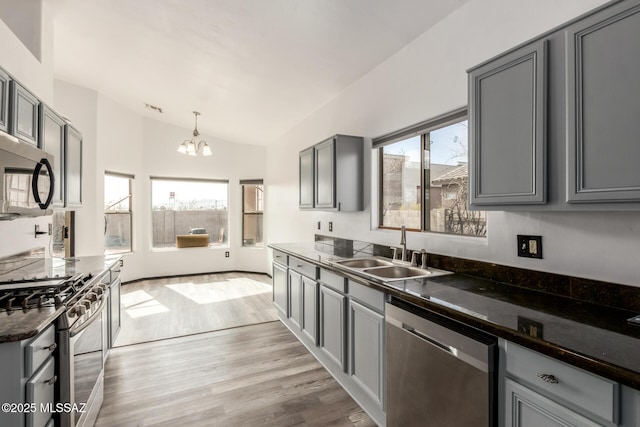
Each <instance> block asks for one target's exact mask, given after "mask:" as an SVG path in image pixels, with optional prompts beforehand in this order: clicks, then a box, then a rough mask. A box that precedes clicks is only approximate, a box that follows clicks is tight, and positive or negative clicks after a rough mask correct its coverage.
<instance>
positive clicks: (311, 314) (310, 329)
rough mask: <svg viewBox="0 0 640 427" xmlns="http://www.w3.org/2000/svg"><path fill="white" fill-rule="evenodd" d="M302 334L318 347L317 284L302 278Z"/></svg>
mask: <svg viewBox="0 0 640 427" xmlns="http://www.w3.org/2000/svg"><path fill="white" fill-rule="evenodd" d="M302 332H304V334H305V336H306V337H307V338H309V340H310V341H311V342H312V343H313V344H314V345H318V282H316V281H315V280H311V279H309V278H308V277H304V276H303V277H302Z"/></svg>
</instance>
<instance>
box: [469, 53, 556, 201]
mask: <svg viewBox="0 0 640 427" xmlns="http://www.w3.org/2000/svg"><path fill="white" fill-rule="evenodd" d="M546 46H547V42H546V41H540V42H537V43H534V44H531V45H528V46H525V47H523V48H520V49H518V50H516V51H514V52H511V53H509V54H507V55H505V56H502V57H500V58H498V59H496V60H494V61H492V62H490V63H488V64H485V65H482V66H480V67H478V68H476V69H473V70H472V71H470V73H469V126H470V128H469V129H470V132H469V134H470V138H471V141H470V144H469V167H470V169H469V184H470V191H469V194H470V203H471V205H472V206H491V205H498V206H500V205H513V204H543V203H546V185H547V184H546V126H545V125H546V124H545V120H546V110H547V105H546V74H547V69H546V67H547V64H546Z"/></svg>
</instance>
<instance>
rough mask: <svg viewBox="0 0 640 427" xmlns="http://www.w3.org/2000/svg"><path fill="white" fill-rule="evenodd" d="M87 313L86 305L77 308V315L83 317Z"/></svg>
mask: <svg viewBox="0 0 640 427" xmlns="http://www.w3.org/2000/svg"><path fill="white" fill-rule="evenodd" d="M86 312H87V308H86V307H85V306H84V305H82V304H79V305H77V306H76V314H77V315H78V316H82V315H83V314H85V313H86Z"/></svg>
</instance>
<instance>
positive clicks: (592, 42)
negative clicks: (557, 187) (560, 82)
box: [566, 4, 640, 203]
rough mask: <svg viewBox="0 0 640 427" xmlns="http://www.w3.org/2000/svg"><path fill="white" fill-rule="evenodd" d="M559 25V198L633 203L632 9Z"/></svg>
mask: <svg viewBox="0 0 640 427" xmlns="http://www.w3.org/2000/svg"><path fill="white" fill-rule="evenodd" d="M625 8H628V6H626V4H622V5H615V6H612V7H610V8H607V9H605V10H603V11H602V12H600V13H598V14H596V15H593V16H591V17H589V18H588V19H585V20H582V21H579V22H578V23H576V24H574V25H572V26H570V27H569V28H568V29H567V30H566V41H567V94H568V102H567V126H568V129H567V135H568V141H567V144H568V149H567V156H568V158H567V202H569V203H579V202H629V201H631V202H634V201H636V202H637V201H640V168H639V167H638V159H640V144H638V142H637V139H638V135H640V120H638V117H639V116H638V112H639V111H640V79H638V69H640V43H638V39H639V37H640V6H635V7H633V8H631V9H628V10H624V9H625Z"/></svg>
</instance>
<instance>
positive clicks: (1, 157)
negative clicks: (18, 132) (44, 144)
mask: <svg viewBox="0 0 640 427" xmlns="http://www.w3.org/2000/svg"><path fill="white" fill-rule="evenodd" d="M51 163H53V156H52V155H51V154H47V153H45V152H44V151H42V150H40V149H39V148H37V147H35V146H33V145H31V144H29V143H26V142H23V141H20V140H18V139H17V138H15V137H13V136H11V135H9V134H7V133H4V132H0V182H1V183H2V192H1V194H0V220H10V219H15V218H20V217H34V216H43V215H51V213H52V209H51V208H50V204H51V199H52V198H53V191H54V188H55V186H54V180H55V177H54V173H53V169H52V167H51Z"/></svg>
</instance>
